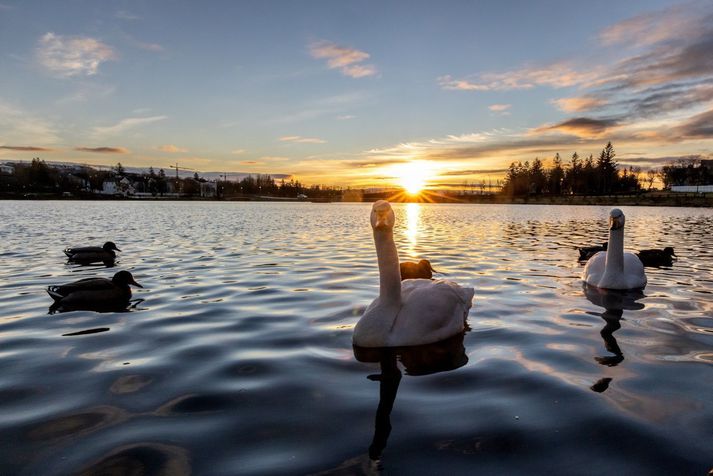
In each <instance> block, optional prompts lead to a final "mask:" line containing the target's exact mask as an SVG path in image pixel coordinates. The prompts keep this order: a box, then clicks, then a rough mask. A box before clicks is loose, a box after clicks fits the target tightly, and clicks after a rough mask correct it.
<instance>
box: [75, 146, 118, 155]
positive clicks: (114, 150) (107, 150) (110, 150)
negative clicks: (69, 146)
mask: <svg viewBox="0 0 713 476" xmlns="http://www.w3.org/2000/svg"><path fill="white" fill-rule="evenodd" d="M74 150H76V151H77V152H92V153H96V154H128V153H129V150H128V149H125V148H124V147H75V148H74Z"/></svg>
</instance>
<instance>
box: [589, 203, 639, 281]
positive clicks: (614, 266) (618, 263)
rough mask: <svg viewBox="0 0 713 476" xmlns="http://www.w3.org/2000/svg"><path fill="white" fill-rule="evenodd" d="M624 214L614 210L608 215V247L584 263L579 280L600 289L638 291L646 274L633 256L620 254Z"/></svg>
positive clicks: (621, 251) (616, 209) (622, 248)
mask: <svg viewBox="0 0 713 476" xmlns="http://www.w3.org/2000/svg"><path fill="white" fill-rule="evenodd" d="M624 223H625V218H624V213H623V212H622V211H621V210H619V209H618V208H614V209H612V211H611V212H610V213H609V245H608V247H607V250H606V251H600V252H599V253H597V254H595V255H594V256H592V257H591V258H590V259H589V261H587V266H585V267H584V272H583V273H582V280H583V281H584V282H585V283H587V284H589V285H591V286H596V287H598V288H604V289H641V288H643V287H644V286H646V273H645V272H644V265H643V264H642V263H641V260H640V259H639V257H638V256H636V255H635V254H634V253H624Z"/></svg>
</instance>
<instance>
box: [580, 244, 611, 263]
mask: <svg viewBox="0 0 713 476" xmlns="http://www.w3.org/2000/svg"><path fill="white" fill-rule="evenodd" d="M607 245H608V243H602V244H601V246H584V247H582V248H578V250H579V261H587V260H588V259H589V258H591V257H592V256H594V255H595V254H597V253H599V252H600V251H606V250H607Z"/></svg>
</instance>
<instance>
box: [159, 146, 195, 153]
mask: <svg viewBox="0 0 713 476" xmlns="http://www.w3.org/2000/svg"><path fill="white" fill-rule="evenodd" d="M158 150H160V151H161V152H168V153H171V154H175V153H179V152H188V149H183V148H181V147H178V146H176V145H173V144H165V145H161V146H159V147H158Z"/></svg>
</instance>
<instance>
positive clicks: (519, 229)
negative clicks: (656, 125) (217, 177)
mask: <svg viewBox="0 0 713 476" xmlns="http://www.w3.org/2000/svg"><path fill="white" fill-rule="evenodd" d="M370 206H371V205H370V204H311V203H288V204H276V203H195V202H194V203H191V202H175V203H149V202H74V201H71V202H70V201H67V202H8V201H4V202H0V224H1V225H0V258H1V259H2V267H0V306H1V307H0V309H1V310H0V369H1V370H0V474H2V475H10V474H22V475H37V474H48V475H64V474H74V473H80V474H107V473H111V472H112V471H114V473H111V474H125V473H129V472H131V471H136V472H135V473H131V474H167V475H168V474H170V475H180V474H189V473H190V474H211V475H233V474H361V473H370V472H377V471H384V472H386V473H388V474H408V475H413V474H476V473H477V474H568V475H571V474H598V475H599V474H679V475H680V474H691V475H693V474H696V475H702V474H706V473H707V472H708V470H710V469H711V468H713V238H712V237H711V235H712V234H713V210H709V209H686V208H643V207H642V208H637V207H624V208H623V210H624V212H625V213H626V216H627V223H626V238H625V247H626V248H627V249H630V250H632V249H633V250H635V249H643V248H655V247H656V248H658V247H663V246H669V245H670V246H674V247H675V248H676V252H677V254H678V255H679V260H678V261H677V262H675V264H674V265H673V267H672V268H670V269H657V268H647V275H648V279H649V285H648V286H647V287H646V289H645V291H644V293H643V295H634V294H631V295H624V296H621V295H612V294H608V295H600V294H598V293H596V292H594V293H592V292H589V293H587V292H585V290H584V289H583V287H582V284H581V282H580V280H579V276H580V273H581V270H582V265H580V264H578V263H577V261H576V258H577V251H576V249H575V246H577V245H584V244H594V243H600V242H602V241H605V240H606V236H607V230H606V224H607V217H608V211H609V209H608V208H603V207H565V206H534V205H533V206H509V205H502V206H500V205H483V206H480V205H417V204H409V205H395V206H394V208H395V212H396V216H397V228H396V230H395V237H396V241H397V245H398V247H399V253H400V256H401V259H402V260H405V259H418V258H428V259H430V260H431V262H432V263H433V266H434V267H435V268H436V269H437V270H439V271H442V272H444V273H446V275H447V276H446V277H447V278H449V279H453V280H455V281H457V282H459V283H461V284H464V285H471V286H473V287H474V288H475V289H476V298H475V305H474V306H473V308H472V309H471V311H470V315H469V318H468V323H469V326H470V330H469V331H468V332H467V333H466V334H465V335H464V336H463V337H462V338H458V337H456V339H455V340H452V341H450V342H448V343H446V344H444V345H443V346H437V347H431V348H427V349H420V350H419V349H415V350H414V349H411V350H404V351H399V352H391V353H381V354H378V353H377V354H375V355H371V354H369V353H366V354H360V353H357V355H356V356H355V352H354V350H353V348H352V345H351V336H352V330H353V327H354V325H355V323H356V322H357V320H358V319H359V316H360V315H361V313H362V312H363V310H364V309H365V307H366V306H367V305H368V304H369V303H370V302H371V300H373V299H374V298H375V297H376V295H377V293H378V270H377V266H376V255H375V250H374V245H373V240H372V236H371V228H370V226H369V211H370ZM106 240H113V241H115V242H116V243H117V245H118V246H119V248H121V249H122V250H123V253H121V254H120V258H119V260H118V261H117V263H116V267H115V268H111V269H107V268H105V267H102V266H94V267H80V266H76V265H69V264H66V262H65V258H64V255H63V254H62V249H63V248H64V247H65V246H71V245H84V244H94V243H97V244H101V243H103V242H104V241H106ZM121 269H126V270H130V271H131V272H132V273H133V274H134V277H135V278H136V280H137V281H138V282H140V283H141V284H143V285H144V287H145V289H138V290H136V291H135V292H134V297H137V298H142V299H144V301H143V302H141V303H140V304H139V305H138V306H137V308H136V309H134V310H132V311H131V312H124V313H104V314H99V313H93V312H87V311H76V312H69V313H62V314H54V315H49V314H48V307H49V306H50V304H51V299H50V298H49V296H48V295H47V294H46V292H45V288H46V287H47V286H48V285H50V284H57V283H63V282H67V281H72V280H75V279H80V278H83V277H87V276H94V275H99V276H106V277H111V276H112V275H113V273H114V272H116V271H117V270H121ZM81 331H90V332H92V333H81ZM77 333H79V334H77ZM68 334H74V335H68ZM357 357H358V358H357ZM396 366H398V368H399V369H400V372H401V373H402V377H401V378H400V379H399V377H398V373H396V372H397V371H396V370H395V367H396ZM380 367H381V369H382V370H384V373H383V376H382V378H381V381H378V380H376V379H375V377H373V375H375V374H379V373H380V372H381V370H380ZM368 376H372V378H371V379H369V378H367V377H368ZM380 399H381V405H379V404H380ZM392 404H393V408H392V407H391V405H392ZM377 408H378V409H379V411H378V413H377ZM389 428H390V433H389ZM375 433H376V434H375ZM370 446H371V453H372V456H373V457H374V458H376V457H377V455H381V456H380V460H379V461H378V462H372V460H371V459H370V457H369V447H370ZM142 471H143V472H142Z"/></svg>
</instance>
